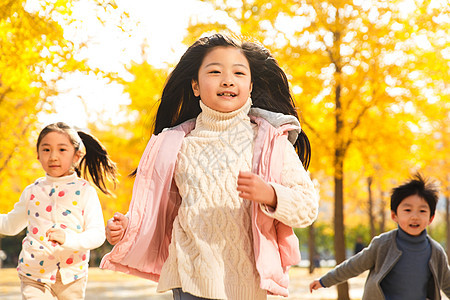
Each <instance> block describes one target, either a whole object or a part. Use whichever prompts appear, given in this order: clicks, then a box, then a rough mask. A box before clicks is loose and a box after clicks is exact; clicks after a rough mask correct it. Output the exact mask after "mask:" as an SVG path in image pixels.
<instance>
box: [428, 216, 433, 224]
mask: <svg viewBox="0 0 450 300" xmlns="http://www.w3.org/2000/svg"><path fill="white" fill-rule="evenodd" d="M433 220H434V216H432V217H431V218H430V221H428V225H430V224H431V222H433Z"/></svg>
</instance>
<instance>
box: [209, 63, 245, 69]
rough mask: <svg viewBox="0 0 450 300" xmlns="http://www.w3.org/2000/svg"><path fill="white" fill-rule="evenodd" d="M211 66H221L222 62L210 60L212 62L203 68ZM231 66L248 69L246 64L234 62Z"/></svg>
mask: <svg viewBox="0 0 450 300" xmlns="http://www.w3.org/2000/svg"><path fill="white" fill-rule="evenodd" d="M211 66H222V64H221V63H217V62H212V63H209V64H207V65H206V66H205V68H207V67H211ZM233 67H243V68H246V69H247V70H248V67H247V66H246V65H244V64H234V65H233Z"/></svg>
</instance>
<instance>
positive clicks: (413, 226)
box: [409, 224, 420, 228]
mask: <svg viewBox="0 0 450 300" xmlns="http://www.w3.org/2000/svg"><path fill="white" fill-rule="evenodd" d="M409 227H412V228H418V227H420V225H419V224H411V225H409Z"/></svg>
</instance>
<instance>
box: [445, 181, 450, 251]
mask: <svg viewBox="0 0 450 300" xmlns="http://www.w3.org/2000/svg"><path fill="white" fill-rule="evenodd" d="M447 189H450V188H447ZM445 224H446V225H447V247H446V250H447V257H450V196H447V197H445Z"/></svg>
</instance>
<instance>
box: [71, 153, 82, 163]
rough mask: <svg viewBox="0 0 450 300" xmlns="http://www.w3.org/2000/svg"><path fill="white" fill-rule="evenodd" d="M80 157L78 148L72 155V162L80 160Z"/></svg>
mask: <svg viewBox="0 0 450 300" xmlns="http://www.w3.org/2000/svg"><path fill="white" fill-rule="evenodd" d="M81 157H82V153H81V151H80V150H78V151H77V152H75V154H74V155H73V160H72V162H73V164H74V165H75V164H77V163H78V162H79V161H80V158H81Z"/></svg>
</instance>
